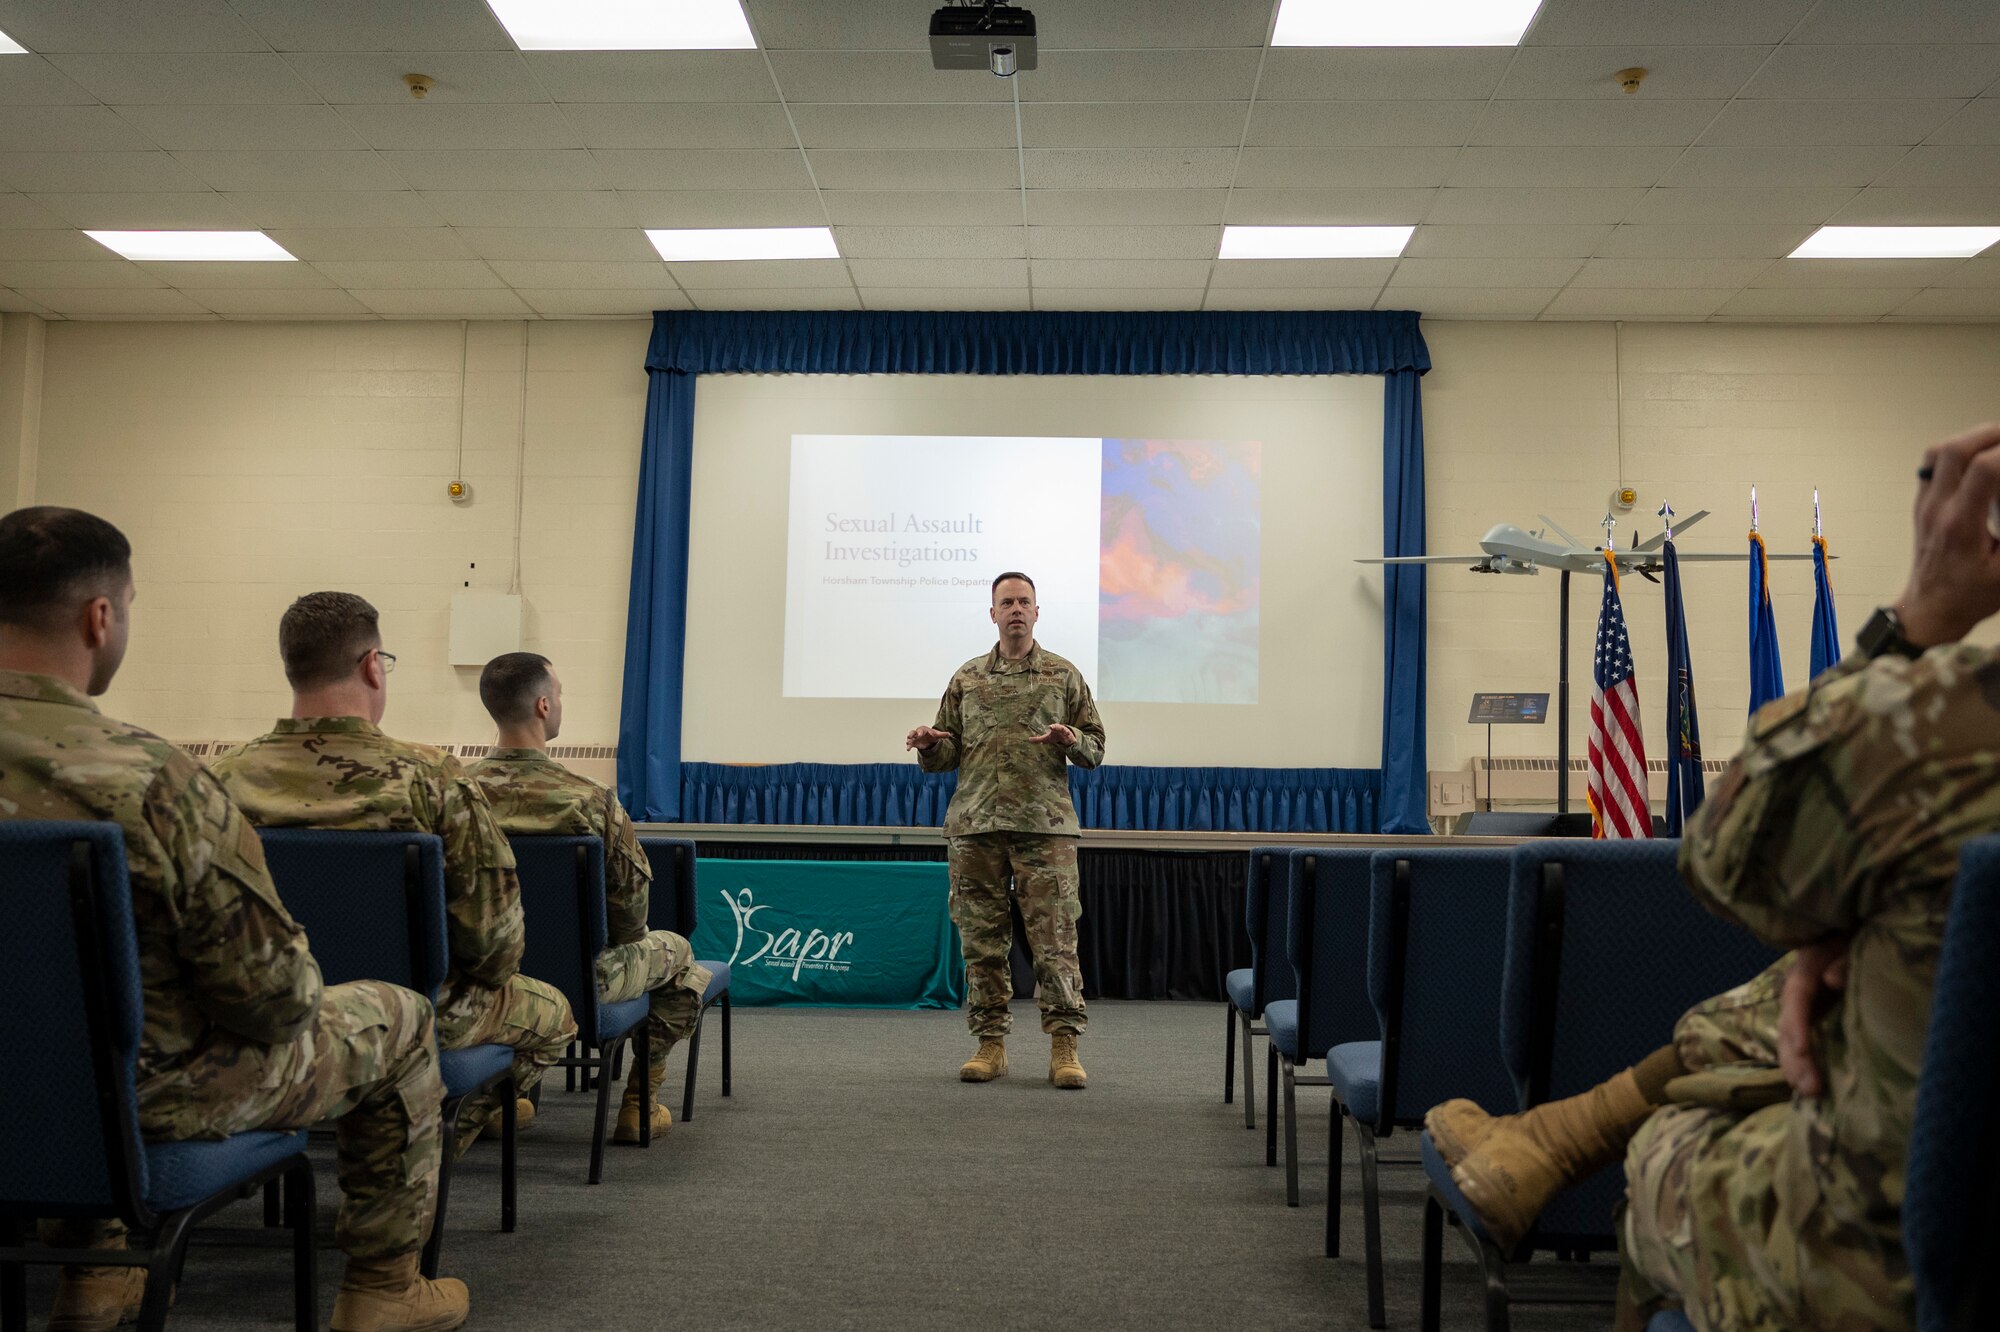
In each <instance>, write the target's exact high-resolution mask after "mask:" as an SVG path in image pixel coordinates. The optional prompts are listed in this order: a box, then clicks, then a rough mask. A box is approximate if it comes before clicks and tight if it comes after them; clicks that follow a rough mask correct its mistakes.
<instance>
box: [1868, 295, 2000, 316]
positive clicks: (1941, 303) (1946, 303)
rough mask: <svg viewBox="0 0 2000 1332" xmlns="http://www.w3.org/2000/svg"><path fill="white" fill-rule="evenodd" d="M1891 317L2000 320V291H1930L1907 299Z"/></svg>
mask: <svg viewBox="0 0 2000 1332" xmlns="http://www.w3.org/2000/svg"><path fill="white" fill-rule="evenodd" d="M1894 314H1895V317H1896V318H1898V319H1910V318H1917V317H1926V316H1927V317H1930V318H1937V319H1982V320H1984V319H1996V318H2000V287H1985V288H1979V287H1961V288H1947V287H1933V288H1931V290H1929V291H1920V292H1918V293H1917V294H1916V295H1914V296H1912V297H1910V299H1909V300H1907V301H1905V302H1903V303H1902V304H1901V305H1899V306H1897V307H1896V309H1895V311H1894Z"/></svg>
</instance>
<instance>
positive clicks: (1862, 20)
mask: <svg viewBox="0 0 2000 1332" xmlns="http://www.w3.org/2000/svg"><path fill="white" fill-rule="evenodd" d="M1792 40H1793V41H1795V42H1801V43H1807V44H1811V45H1820V44H1827V45H1832V44H1835V43H1841V42H1851V43H1853V44H1855V45H1857V46H1880V45H1882V44H1884V43H1887V42H2000V9H1996V8H1995V7H1993V6H1992V5H1989V4H1985V3H1983V0H1899V2H1898V3H1897V4H1894V5H1884V4H1881V3H1879V2H1878V0H1820V3H1818V4H1816V5H1814V6H1813V9H1812V13H1811V14H1809V15H1808V16H1807V17H1806V21H1805V22H1804V23H1802V24H1800V25H1799V30H1798V32H1797V33H1795V34H1794V35H1793V37H1792Z"/></svg>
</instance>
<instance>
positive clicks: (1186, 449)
mask: <svg viewBox="0 0 2000 1332" xmlns="http://www.w3.org/2000/svg"><path fill="white" fill-rule="evenodd" d="M1258 452H1259V451H1258V446H1257V445H1256V444H1254V443H1207V442H1195V441H1185V440H1139V439H1102V438H1068V437H1063V438H1046V437H1013V436H932V435H794V436H792V467H791V506H790V525H789V535H788V541H787V571H786V607H785V683H784V689H785V694H786V695H787V696H788V697H795V698H796V697H805V698H926V699H927V698H933V697H935V696H936V695H937V694H938V692H939V691H940V690H941V689H942V688H943V687H944V682H945V681H946V680H947V679H948V678H949V677H950V674H951V672H952V671H953V670H955V669H956V668H957V667H958V666H959V665H960V663H962V662H964V661H965V660H966V659H967V658H968V657H971V656H973V655H974V654H975V653H977V652H978V651H979V649H980V646H981V645H983V644H990V643H991V642H992V641H993V638H994V630H993V628H992V625H991V623H990V621H989V620H988V618H987V615H986V610H987V608H988V607H989V606H990V604H991V601H990V593H989V588H990V584H991V581H992V579H993V576H994V575H995V574H998V573H1000V572H1002V571H1004V570H1008V569H1023V570H1026V571H1027V572H1028V573H1030V574H1031V575H1032V576H1033V577H1034V579H1035V585H1036V590H1037V593H1038V594H1039V600H1040V603H1041V608H1042V616H1041V622H1040V624H1039V625H1038V626H1037V628H1036V634H1035V637H1036V639H1037V641H1039V642H1041V643H1043V644H1044V645H1046V646H1047V647H1048V648H1049V649H1050V650H1051V651H1053V652H1057V653H1059V654H1061V655H1062V656H1065V657H1067V658H1069V659H1070V660H1071V661H1073V662H1075V663H1076V665H1077V667H1078V668H1079V669H1080V670H1082V672H1083V673H1084V676H1085V677H1086V678H1087V679H1090V680H1092V681H1093V682H1094V683H1095V685H1096V688H1097V691H1098V694H1099V696H1100V697H1102V698H1105V699H1107V700H1111V701H1117V702H1172V703H1254V702H1256V701H1257V632H1258V619H1257V597H1258V572H1259V566H1258V561H1259V539H1258V500H1259V494H1258V463H1259V457H1258Z"/></svg>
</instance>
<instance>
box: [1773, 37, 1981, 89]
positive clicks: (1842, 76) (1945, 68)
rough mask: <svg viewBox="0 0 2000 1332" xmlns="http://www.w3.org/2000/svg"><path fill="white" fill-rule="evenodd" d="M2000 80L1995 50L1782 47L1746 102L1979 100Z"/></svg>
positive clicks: (1914, 47)
mask: <svg viewBox="0 0 2000 1332" xmlns="http://www.w3.org/2000/svg"><path fill="white" fill-rule="evenodd" d="M1996 78H2000V45H1995V46H1781V47H1779V48H1778V49H1777V50H1776V51H1774V52H1772V54H1771V61H1770V63H1769V64H1767V65H1765V66H1764V68H1763V70H1762V71H1760V72H1759V73H1758V75H1757V76H1756V77H1755V78H1753V79H1751V80H1750V82H1749V83H1748V84H1746V85H1744V88H1743V96H1745V97H1823V96H1825V95H1826V90H1827V89H1829V88H1838V89H1840V91H1841V92H1842V94H1844V95H1845V96H1848V97H1977V96H1978V95H1979V94H1980V93H1981V92H1983V91H1985V89H1986V87H1987V85H1988V84H1990V83H1992V82H1993V81H1994V80H1995V79H1996Z"/></svg>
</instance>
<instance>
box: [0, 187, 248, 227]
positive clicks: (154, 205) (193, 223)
mask: <svg viewBox="0 0 2000 1332" xmlns="http://www.w3.org/2000/svg"><path fill="white" fill-rule="evenodd" d="M11 197H13V198H15V199H19V198H20V197H21V196H19V195H14V196H11ZM27 206H28V207H31V208H38V209H39V210H40V212H39V213H38V214H37V215H36V216H35V217H22V218H21V219H20V224H21V225H26V226H50V225H61V224H63V223H67V224H69V225H70V226H73V227H89V228H90V229H91V230H93V231H174V230H181V229H186V230H202V229H208V230H218V231H233V230H237V229H240V228H245V227H254V226H256V225H258V224H257V222H256V221H255V219H254V218H253V217H252V216H251V214H250V213H249V212H248V211H247V210H245V209H243V208H242V207H240V206H239V205H237V204H236V203H234V202H232V201H231V200H228V199H225V198H223V197H222V196H221V195H219V194H212V193H209V192H207V191H203V192H201V193H199V194H192V193H190V194H151V193H148V194H37V195H36V196H35V197H34V201H33V203H31V204H28V205H27ZM15 216H16V210H15V209H14V208H13V207H10V206H9V205H8V204H7V203H6V199H5V196H0V226H13V225H16V223H15ZM37 218H40V219H46V220H37Z"/></svg>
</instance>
